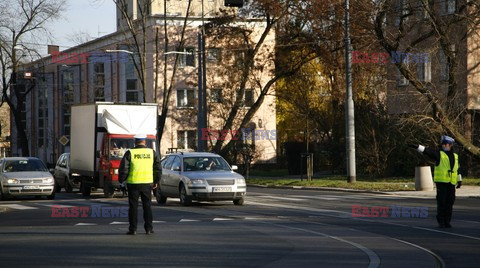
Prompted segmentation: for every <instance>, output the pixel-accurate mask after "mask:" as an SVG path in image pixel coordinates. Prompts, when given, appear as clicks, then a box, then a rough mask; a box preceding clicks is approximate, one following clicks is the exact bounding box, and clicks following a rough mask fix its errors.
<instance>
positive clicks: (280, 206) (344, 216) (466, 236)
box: [246, 201, 480, 240]
mask: <svg viewBox="0 0 480 268" xmlns="http://www.w3.org/2000/svg"><path fill="white" fill-rule="evenodd" d="M246 203H247V204H252V205H259V206H269V207H279V208H289V209H296V210H299V209H300V210H305V211H311V212H316V213H319V214H320V215H322V213H323V215H326V216H328V217H336V218H351V219H355V220H362V221H372V222H377V223H384V224H389V225H397V226H405V227H410V228H414V229H420V230H425V231H430V232H436V233H442V234H448V235H452V236H459V237H463V238H470V239H474V240H480V238H479V237H474V236H469V235H462V234H457V233H451V232H444V231H439V230H435V229H430V228H424V227H418V226H410V225H403V224H398V223H392V222H386V221H375V220H371V219H364V218H352V217H351V213H349V212H343V211H337V210H328V209H316V208H309V207H300V206H292V205H280V204H266V203H258V202H251V201H249V202H246ZM327 213H330V214H327ZM331 213H337V214H338V216H336V215H332V214H331ZM340 215H343V216H340Z"/></svg>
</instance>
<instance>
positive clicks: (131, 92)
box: [126, 79, 138, 103]
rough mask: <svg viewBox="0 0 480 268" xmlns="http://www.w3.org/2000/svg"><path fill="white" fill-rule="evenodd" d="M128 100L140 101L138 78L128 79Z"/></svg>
mask: <svg viewBox="0 0 480 268" xmlns="http://www.w3.org/2000/svg"><path fill="white" fill-rule="evenodd" d="M126 94H127V102H133V103H137V102H138V89H137V79H127V92H126Z"/></svg>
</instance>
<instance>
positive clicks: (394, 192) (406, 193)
mask: <svg viewBox="0 0 480 268" xmlns="http://www.w3.org/2000/svg"><path fill="white" fill-rule="evenodd" d="M247 186H249V187H257V188H273V189H293V190H323V191H337V192H351V193H369V194H385V195H394V196H405V197H413V198H414V197H433V198H435V194H432V195H428V194H416V195H415V194H410V192H412V193H418V191H404V193H401V194H399V193H398V191H392V192H385V191H372V190H357V189H347V188H334V187H309V186H265V185H259V184H247ZM457 197H467V198H480V195H478V194H477V193H475V194H470V195H463V196H462V195H457Z"/></svg>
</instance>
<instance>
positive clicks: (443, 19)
mask: <svg viewBox="0 0 480 268" xmlns="http://www.w3.org/2000/svg"><path fill="white" fill-rule="evenodd" d="M364 2H365V6H369V8H372V9H371V10H373V12H372V14H374V16H373V17H372V25H371V29H372V34H374V35H375V37H376V39H377V40H378V42H379V43H380V45H381V46H382V47H383V48H384V49H385V51H386V52H387V53H392V52H395V51H402V52H404V53H418V52H427V53H428V55H429V58H428V61H429V62H432V61H435V62H438V63H439V64H437V65H434V64H432V67H433V66H435V67H436V66H438V69H433V68H432V70H436V71H437V72H432V73H433V74H434V75H439V76H442V77H439V76H437V79H435V78H432V79H431V78H430V77H425V74H424V73H419V72H418V70H419V64H418V63H417V62H415V61H414V62H408V63H407V62H405V61H404V60H403V58H402V59H401V60H397V61H396V62H395V68H396V69H397V70H398V72H399V74H401V75H402V76H403V77H404V78H405V79H406V80H408V84H409V85H410V86H409V87H408V88H407V87H405V88H406V90H407V92H406V93H409V94H404V96H405V98H408V100H403V101H404V102H405V103H412V102H413V101H416V103H417V105H416V109H413V111H414V114H413V115H412V116H413V118H415V119H420V118H421V119H422V122H425V120H427V121H430V122H436V123H437V125H438V126H440V127H441V129H442V130H443V131H446V132H448V133H450V134H451V135H453V136H454V137H455V139H456V140H457V141H458V142H459V143H460V144H461V145H463V147H464V148H465V149H466V150H467V151H468V152H470V153H471V154H472V155H475V156H480V148H479V147H478V146H476V145H474V144H473V142H472V136H471V134H472V133H471V131H472V127H471V123H470V122H471V120H472V119H471V111H469V109H472V108H469V106H471V103H469V102H467V100H468V98H469V97H471V96H468V95H467V88H468V87H471V88H473V87H475V85H476V84H475V82H473V83H471V84H469V83H470V82H472V81H467V80H468V79H471V78H469V77H474V76H475V75H476V74H477V72H478V67H479V64H480V62H478V61H477V62H473V64H471V62H472V61H470V60H467V58H470V59H475V58H476V56H475V55H478V53H479V52H480V51H479V47H478V40H479V34H478V33H479V29H480V27H479V26H480V5H479V2H478V1H467V0H465V1H447V0H446V1H440V2H439V1H427V0H421V1H391V0H382V1H376V3H373V2H370V3H367V2H368V1H364ZM399 3H400V5H399ZM392 56H393V55H392ZM420 68H421V66H420ZM441 68H443V69H441ZM439 78H440V79H439ZM441 80H444V81H441ZM399 101H401V100H399ZM474 106H475V105H474ZM410 118H412V117H410ZM422 124H423V126H424V125H425V124H424V123H422Z"/></svg>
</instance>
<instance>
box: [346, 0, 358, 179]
mask: <svg viewBox="0 0 480 268" xmlns="http://www.w3.org/2000/svg"><path fill="white" fill-rule="evenodd" d="M351 51H352V48H351V41H350V0H345V68H346V79H345V81H346V83H345V84H346V91H347V92H346V95H345V98H346V99H345V121H346V128H345V130H346V141H347V144H346V145H347V146H346V147H347V148H346V151H347V181H348V182H349V183H355V182H356V180H357V176H356V170H355V115H354V104H353V93H352V62H351V59H352V52H351Z"/></svg>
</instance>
